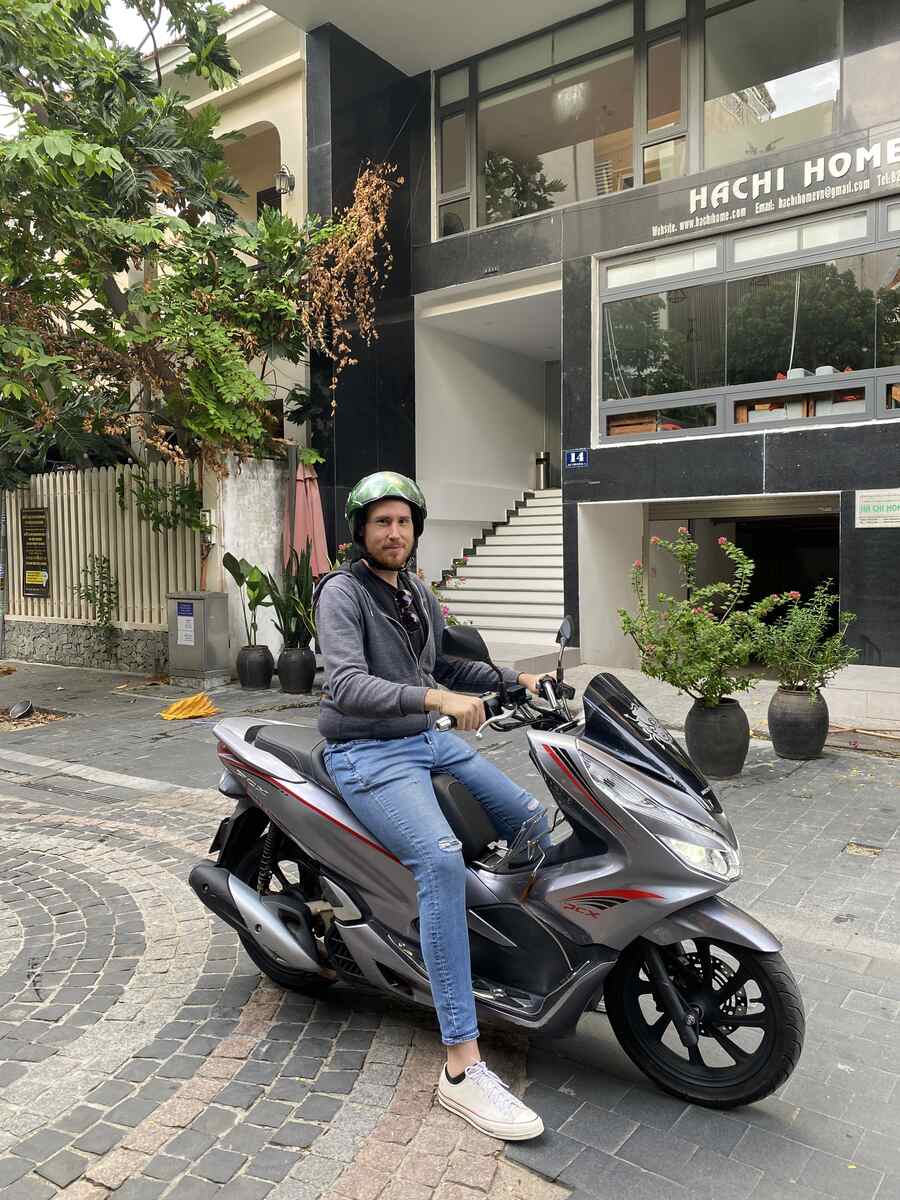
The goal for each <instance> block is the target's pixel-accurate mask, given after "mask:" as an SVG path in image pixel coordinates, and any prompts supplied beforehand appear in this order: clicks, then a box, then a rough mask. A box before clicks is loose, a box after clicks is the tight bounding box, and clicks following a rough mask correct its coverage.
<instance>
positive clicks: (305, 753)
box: [190, 618, 805, 1108]
mask: <svg viewBox="0 0 900 1200" xmlns="http://www.w3.org/2000/svg"><path fill="white" fill-rule="evenodd" d="M570 638H571V623H570V622H569V620H568V618H567V619H566V620H565V621H564V622H563V625H562V627H561V629H560V633H559V635H558V638H557V640H558V641H559V643H560V659H559V665H558V667H557V671H556V676H555V678H554V677H552V676H548V677H547V679H545V680H544V681H543V684H542V690H543V702H542V703H536V702H535V701H533V700H532V699H529V697H528V694H527V693H526V692H525V690H524V689H523V688H512V689H511V688H508V687H506V686H504V684H503V681H502V677H501V676H500V672H499V671H498V672H497V675H498V681H499V684H498V689H497V692H496V693H492V694H491V695H490V696H487V697H485V698H484V699H485V706H486V711H487V712H488V714H489V715H488V719H487V721H486V722H485V724H486V725H488V726H490V727H492V728H494V729H498V730H501V731H504V732H508V731H510V730H513V729H517V728H527V729H528V734H527V737H528V745H529V753H530V755H531V759H532V761H533V763H534V764H535V766H536V767H537V769H538V771H539V772H540V773H541V775H542V777H543V779H544V782H545V783H546V786H547V789H548V791H549V793H550V797H551V798H552V801H553V806H548V807H549V808H550V811H551V813H552V814H553V830H552V836H551V840H550V845H549V847H547V848H544V847H542V846H541V845H540V844H539V843H538V842H537V840H536V838H535V836H534V834H535V829H534V824H535V821H536V820H538V819H539V817H540V814H537V816H536V817H535V818H532V819H531V820H530V821H529V822H526V824H525V825H523V827H522V829H521V830H520V831H519V834H518V835H517V837H516V838H515V839H514V840H513V841H512V842H511V843H509V844H507V843H506V842H503V841H500V840H498V836H497V832H496V830H495V829H494V828H493V826H492V825H491V823H490V821H489V819H488V817H487V814H486V813H485V811H484V810H483V809H482V807H481V805H480V804H479V803H478V801H477V800H476V799H475V798H474V797H473V796H472V795H471V793H470V792H469V791H468V790H467V789H466V788H465V787H463V786H462V785H461V784H460V783H459V782H458V781H457V780H455V779H453V778H452V777H451V776H449V775H445V774H435V775H434V776H433V784H434V789H435V794H436V796H437V799H438V803H439V804H440V806H441V809H442V811H443V812H444V814H445V816H446V817H447V820H448V822H449V824H450V826H451V827H452V828H453V830H454V832H455V833H456V835H457V837H458V838H459V840H460V842H461V843H462V853H463V855H464V858H465V861H466V863H467V866H468V876H467V883H466V903H467V907H468V926H469V937H470V946H471V958H472V987H473V990H474V993H475V999H476V1006H477V1009H478V1015H479V1020H480V1021H482V1022H484V1023H495V1024H497V1023H499V1024H503V1025H508V1026H514V1027H516V1028H518V1029H521V1030H525V1031H533V1032H534V1033H536V1034H537V1033H539V1034H541V1035H545V1036H546V1035H552V1036H561V1035H564V1034H567V1033H571V1032H572V1031H573V1030H574V1028H575V1026H576V1025H577V1023H578V1021H579V1018H580V1017H581V1015H582V1014H583V1013H584V1012H587V1011H597V1010H600V1011H602V1010H604V1009H605V1011H606V1013H607V1015H608V1018H609V1021H610V1023H611V1025H612V1028H613V1030H614V1032H615V1034H616V1037H617V1038H618V1040H619V1042H620V1044H621V1045H622V1048H623V1049H624V1050H625V1052H626V1053H627V1054H628V1055H629V1056H630V1058H631V1059H632V1060H633V1061H634V1062H635V1063H636V1065H637V1066H638V1067H640V1069H641V1070H642V1071H643V1072H644V1073H645V1074H646V1075H647V1076H649V1078H650V1079H652V1080H653V1081H654V1082H655V1083H657V1084H658V1085H659V1086H660V1087H662V1088H664V1089H665V1090H666V1091H668V1092H671V1093H673V1094H674V1095H677V1096H680V1097H682V1098H683V1099H685V1100H689V1101H693V1102H694V1103H697V1104H702V1105H707V1106H709V1107H712V1108H732V1107H735V1106H737V1105H742V1104H749V1103H752V1102H753V1101H756V1100H761V1099H762V1098H763V1097H764V1096H768V1095H769V1094H770V1093H771V1092H773V1091H774V1090H775V1089H776V1088H778V1087H780V1086H781V1084H783V1083H784V1082H785V1080H786V1079H787V1078H788V1076H789V1075H790V1074H791V1072H792V1071H793V1069H794V1067H795V1066H796V1064H797V1060H798V1059H799V1056H800V1051H801V1049H802V1045H803V1035H804V1024H805V1022H804V1013H803V1005H802V1002H801V999H800V995H799V992H798V990H797V985H796V982H795V980H794V977H793V975H792V974H791V971H790V969H789V968H788V966H787V965H786V963H785V962H784V960H783V958H782V957H781V954H780V950H781V945H780V943H779V942H778V940H777V938H775V937H774V935H773V934H771V933H770V932H769V931H768V930H767V929H766V928H764V926H762V925H761V924H760V923H759V922H758V921H756V920H754V919H753V918H752V917H751V916H749V915H748V914H747V913H744V912H742V911H741V909H739V908H737V907H735V906H734V905H732V904H730V903H728V901H727V900H723V899H721V898H720V896H721V893H722V892H724V891H725V889H726V888H727V887H728V885H729V884H730V883H733V882H734V881H735V880H736V879H738V878H740V874H741V856H740V848H739V846H738V842H737V838H736V837H735V834H734V831H733V830H732V827H731V823H730V822H729V820H728V818H727V817H726V815H725V813H724V812H723V811H722V807H721V805H720V804H719V801H718V800H717V798H716V796H715V793H714V792H713V790H712V788H711V787H710V785H709V783H708V782H707V781H706V779H704V778H703V776H702V775H701V774H700V773H699V772H698V771H697V769H696V767H694V765H693V764H692V762H691V761H690V759H689V758H688V757H687V755H686V754H685V752H684V751H683V750H682V748H681V747H680V746H679V745H678V743H677V742H675V741H674V740H673V738H672V737H671V736H670V734H669V733H668V731H667V730H666V729H664V728H663V726H662V725H661V724H660V723H659V722H658V721H657V720H656V718H655V717H653V716H652V715H651V713H649V712H648V711H647V709H646V708H644V706H643V705H642V704H641V702H640V701H639V700H638V699H637V697H636V696H634V695H633V694H632V693H631V692H630V691H628V689H627V688H626V687H624V686H623V684H622V683H621V682H620V681H619V680H618V679H616V677H615V676H614V675H610V674H600V675H597V676H596V677H595V678H594V679H593V680H592V681H591V683H590V685H589V686H588V688H587V690H586V692H585V693H584V697H583V704H584V711H583V713H582V714H581V715H580V716H575V715H573V714H572V712H571V711H570V709H569V704H568V701H569V700H570V699H572V698H573V697H574V692H573V691H572V689H571V688H570V687H569V686H568V685H567V684H566V683H565V680H564V674H563V669H562V651H563V650H564V649H565V645H566V643H567V642H568V641H569V640H570ZM443 651H444V653H445V654H449V655H451V656H455V657H459V658H464V659H468V660H472V661H481V662H487V663H489V664H490V658H489V655H488V651H487V647H486V646H485V644H484V641H483V640H482V638H481V636H480V634H478V633H477V632H476V631H475V630H474V629H472V628H470V627H468V626H455V627H453V628H450V629H448V630H446V633H445V642H444V645H443ZM491 665H493V664H491ZM495 669H496V668H495ZM449 725H450V722H449V721H448V719H447V718H442V719H441V721H439V723H438V727H440V728H449ZM215 734H216V736H217V738H218V741H219V746H218V750H219V758H220V759H221V761H222V764H223V766H224V768H225V769H224V773H223V775H222V778H221V780H220V783H219V789H220V791H221V792H222V793H223V794H224V795H226V796H229V797H232V798H233V799H234V801H235V809H234V812H233V814H232V815H231V816H230V817H228V818H227V819H226V820H224V821H223V822H222V823H221V825H220V827H219V830H218V832H217V833H216V835H215V838H214V840H213V843H212V846H211V847H210V854H215V855H216V859H215V862H214V863H213V862H209V861H205V862H202V863H198V864H197V865H196V866H195V867H194V868H193V870H192V871H191V875H190V884H191V887H192V888H193V889H194V891H195V892H196V894H197V896H198V897H199V898H200V900H201V901H202V902H203V903H204V904H205V905H206V906H207V908H209V909H210V910H211V911H212V912H214V913H216V914H217V915H218V916H220V917H221V918H222V919H223V920H224V921H226V922H227V923H228V924H229V925H231V926H232V927H233V928H234V929H236V930H237V933H238V936H239V937H240V939H241V941H242V943H243V945H244V947H245V948H246V950H247V952H248V954H249V955H250V957H251V958H252V959H253V961H254V962H255V963H256V964H257V965H258V966H259V968H260V969H261V970H262V971H263V972H265V974H266V975H268V976H269V977H270V978H271V979H273V980H274V981H275V982H276V983H279V984H281V985H282V986H284V987H286V988H291V989H296V990H299V991H306V992H313V993H318V994H324V993H325V992H326V991H327V990H328V989H329V988H331V987H333V986H334V985H335V983H336V982H338V981H339V982H341V983H343V984H344V985H347V986H350V987H353V988H366V989H369V990H371V989H374V990H375V991H377V992H380V993H384V994H387V995H393V996H397V997H402V998H403V999H405V1000H407V1001H413V1002H415V1003H418V1004H422V1005H425V1006H428V1007H433V1004H432V998H431V991H430V988H429V983H428V975H427V972H426V970H425V965H424V962H423V959H422V954H421V951H420V947H419V941H418V915H417V903H416V887H415V883H414V880H413V877H412V874H411V873H410V872H409V871H408V870H407V869H406V868H405V867H404V866H403V865H402V864H401V863H400V862H399V861H398V860H397V859H396V858H395V857H394V855H393V854H391V853H390V852H389V851H388V850H387V849H386V848H385V847H384V846H382V845H380V844H379V842H378V840H377V839H376V838H375V837H374V836H373V835H372V834H371V833H370V832H369V831H368V830H367V829H366V828H365V827H364V826H363V825H362V824H360V822H359V821H358V820H357V819H356V818H355V817H354V816H353V814H352V813H351V811H350V809H349V808H348V807H347V806H346V804H344V802H343V801H342V799H341V798H340V796H339V795H338V792H337V790H336V788H335V786H334V783H333V782H332V780H331V777H330V776H329V774H328V771H327V769H326V767H325V762H324V759H323V749H324V742H323V741H322V739H321V738H320V737H319V736H318V734H317V733H316V732H315V731H314V730H309V729H304V728H300V727H298V726H295V725H291V724H288V723H285V722H280V721H270V720H260V719H259V718H257V717H239V718H229V719H228V720H225V721H221V722H220V723H219V724H218V725H216V727H215Z"/></svg>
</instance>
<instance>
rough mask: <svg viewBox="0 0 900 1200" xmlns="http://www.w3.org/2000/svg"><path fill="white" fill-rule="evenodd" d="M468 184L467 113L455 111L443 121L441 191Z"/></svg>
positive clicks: (458, 188) (456, 190) (459, 187)
mask: <svg viewBox="0 0 900 1200" xmlns="http://www.w3.org/2000/svg"><path fill="white" fill-rule="evenodd" d="M465 186H466V114H465V113H464V112H461V113H454V115H453V116H452V117H445V118H444V120H443V121H442V122H441V191H442V192H458V191H460V190H461V189H463V188H465Z"/></svg>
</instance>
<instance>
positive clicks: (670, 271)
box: [606, 242, 719, 288]
mask: <svg viewBox="0 0 900 1200" xmlns="http://www.w3.org/2000/svg"><path fill="white" fill-rule="evenodd" d="M718 262H719V250H718V247H717V245H716V243H715V242H704V243H702V244H700V245H693V246H682V247H681V248H680V249H678V250H670V251H669V252H668V253H666V254H654V255H653V257H652V258H641V259H638V260H637V262H628V263H619V264H617V265H616V266H614V267H608V268H607V270H606V286H607V288H621V287H634V286H635V285H636V284H638V283H646V282H647V281H648V280H649V279H666V278H668V277H670V276H672V275H689V274H691V273H692V272H693V271H709V270H712V269H714V268H715V267H716V266H717V265H718Z"/></svg>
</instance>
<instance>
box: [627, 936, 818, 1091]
mask: <svg viewBox="0 0 900 1200" xmlns="http://www.w3.org/2000/svg"><path fill="white" fill-rule="evenodd" d="M645 945H646V943H644V942H643V941H641V940H638V941H637V942H634V943H633V944H632V945H631V946H629V947H628V948H627V949H626V950H625V951H624V952H623V953H622V956H621V957H620V959H619V961H618V963H617V964H616V966H615V968H614V970H613V971H612V972H611V974H610V976H609V979H608V980H607V983H606V989H605V1000H606V1011H607V1014H608V1016H609V1020H610V1023H611V1025H612V1027H613V1030H614V1032H615V1034H616V1037H617V1038H618V1039H619V1043H620V1045H621V1046H622V1049H623V1050H624V1051H625V1053H626V1054H627V1055H628V1056H629V1058H631V1059H632V1061H633V1062H634V1063H635V1064H636V1065H637V1066H638V1067H640V1069H641V1070H642V1071H643V1072H644V1074H645V1075H647V1076H649V1077H650V1079H652V1080H653V1081H654V1083H656V1084H657V1085H658V1086H659V1087H661V1088H663V1089H664V1090H665V1091H667V1092H671V1093H672V1095H674V1096H679V1097H680V1098H681V1099H683V1100H689V1101H691V1102H692V1103H694V1104H702V1105H704V1106H706V1107H707V1108H736V1107H737V1106H739V1105H742V1104H752V1103H754V1102H755V1101H757V1100H762V1099H763V1098H764V1097H765V1096H768V1095H770V1094H771V1093H772V1092H773V1091H775V1089H776V1088H778V1087H780V1086H781V1085H782V1084H783V1083H784V1082H785V1080H786V1079H787V1078H788V1077H789V1076H790V1074H791V1072H792V1071H793V1070H794V1067H795V1066H796V1065H797V1060H798V1059H799V1057H800V1051H801V1050H802V1048H803V1035H804V1030H805V1017H804V1013H803V1001H802V1000H801V998H800V993H799V990H798V988H797V983H796V981H795V979H794V977H793V975H792V974H791V971H790V968H789V967H788V966H787V964H786V963H785V961H784V959H783V958H782V957H781V955H780V954H762V953H759V952H758V951H755V950H750V949H747V948H745V947H743V946H735V945H732V944H730V943H727V942H721V943H720V942H713V941H710V940H709V939H706V938H703V939H700V938H698V939H697V940H696V941H693V942H682V943H680V944H677V945H674V946H664V947H662V948H661V950H662V957H663V962H664V964H665V967H666V970H667V972H668V975H669V978H670V979H671V981H672V983H673V984H674V986H675V988H676V990H677V991H678V993H679V995H680V996H681V999H682V1001H683V1003H684V1004H686V1005H688V1006H690V1007H692V1008H693V1010H694V1012H695V1014H696V1016H697V1021H698V1028H699V1040H698V1043H697V1045H696V1046H694V1047H692V1048H690V1049H688V1048H687V1047H686V1046H684V1045H683V1044H682V1042H681V1039H680V1037H679V1036H678V1032H677V1031H676V1029H675V1026H674V1024H673V1022H672V1020H671V1018H670V1017H669V1015H668V1013H667V1012H666V1010H665V1007H664V1005H663V1003H662V1001H661V1000H659V999H658V998H657V996H656V994H655V992H654V988H653V985H652V983H651V976H650V973H649V971H648V969H647V966H646V963H645V960H644V948H645Z"/></svg>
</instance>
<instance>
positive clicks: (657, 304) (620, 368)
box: [602, 283, 725, 400]
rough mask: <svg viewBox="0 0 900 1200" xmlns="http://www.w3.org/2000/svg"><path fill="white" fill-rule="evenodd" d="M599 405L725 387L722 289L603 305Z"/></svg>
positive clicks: (711, 287)
mask: <svg viewBox="0 0 900 1200" xmlns="http://www.w3.org/2000/svg"><path fill="white" fill-rule="evenodd" d="M602 333H603V381H602V387H603V399H604V400H631V399H637V398H638V397H640V396H657V395H664V394H666V393H670V392H687V391H691V390H693V389H696V388H711V387H720V386H721V385H722V384H723V383H724V381H725V284H724V283H711V284H704V285H702V286H700V287H689V288H681V287H679V288H671V289H670V290H669V291H665V292H655V293H653V294H652V295H649V296H639V297H637V298H635V299H632V300H613V301H610V302H608V303H606V304H604V305H603V331H602Z"/></svg>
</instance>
